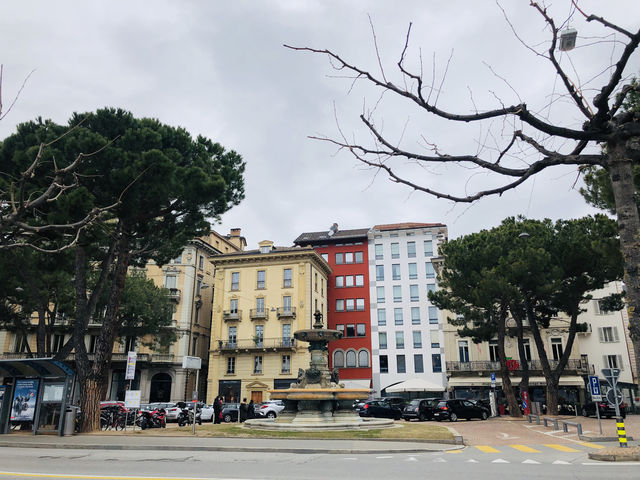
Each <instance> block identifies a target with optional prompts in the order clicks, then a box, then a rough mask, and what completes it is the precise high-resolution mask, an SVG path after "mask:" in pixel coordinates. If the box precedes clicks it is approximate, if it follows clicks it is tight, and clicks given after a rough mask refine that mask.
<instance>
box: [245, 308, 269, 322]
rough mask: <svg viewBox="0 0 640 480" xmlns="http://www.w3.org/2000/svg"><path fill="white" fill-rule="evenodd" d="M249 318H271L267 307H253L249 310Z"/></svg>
mask: <svg viewBox="0 0 640 480" xmlns="http://www.w3.org/2000/svg"><path fill="white" fill-rule="evenodd" d="M249 318H251V320H267V319H268V318H269V310H267V309H266V308H262V309H257V308H252V309H251V310H249Z"/></svg>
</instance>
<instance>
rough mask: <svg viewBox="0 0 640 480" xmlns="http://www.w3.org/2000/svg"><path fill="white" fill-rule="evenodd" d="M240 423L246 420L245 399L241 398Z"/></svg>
mask: <svg viewBox="0 0 640 480" xmlns="http://www.w3.org/2000/svg"><path fill="white" fill-rule="evenodd" d="M239 414H240V423H242V422H244V421H245V420H246V419H247V399H246V398H243V399H242V402H241V403H240V412H239Z"/></svg>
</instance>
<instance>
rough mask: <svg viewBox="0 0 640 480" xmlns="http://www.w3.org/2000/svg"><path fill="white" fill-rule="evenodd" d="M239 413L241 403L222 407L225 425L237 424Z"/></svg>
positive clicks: (227, 404)
mask: <svg viewBox="0 0 640 480" xmlns="http://www.w3.org/2000/svg"><path fill="white" fill-rule="evenodd" d="M239 411H240V404H239V403H225V404H224V405H222V421H223V422H225V423H231V422H237V421H238V412H239Z"/></svg>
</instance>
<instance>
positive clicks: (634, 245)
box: [607, 139, 640, 381]
mask: <svg viewBox="0 0 640 480" xmlns="http://www.w3.org/2000/svg"><path fill="white" fill-rule="evenodd" d="M637 143H638V142H637V139H636V142H635V143H632V141H631V140H629V141H628V142H627V144H625V145H619V144H615V143H613V142H608V143H607V155H608V165H607V171H608V173H609V178H610V179H611V187H612V189H613V197H614V199H615V204H616V215H617V217H618V231H619V233H620V247H621V249H622V256H623V257H624V284H625V291H626V300H627V310H628V313H629V334H630V336H631V341H632V342H633V346H634V350H635V351H636V352H638V351H640V271H639V268H638V266H639V265H640V218H639V215H638V207H637V202H636V191H635V185H634V182H633V163H632V160H631V159H632V158H637V155H638V153H639V152H638V151H639V150H640V145H638V144H637ZM634 155H635V156H634ZM636 372H638V375H639V376H640V356H638V355H636ZM636 381H638V380H637V379H636Z"/></svg>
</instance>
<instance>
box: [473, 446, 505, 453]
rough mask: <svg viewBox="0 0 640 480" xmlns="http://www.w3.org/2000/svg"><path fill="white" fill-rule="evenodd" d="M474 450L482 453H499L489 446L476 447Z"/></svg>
mask: <svg viewBox="0 0 640 480" xmlns="http://www.w3.org/2000/svg"><path fill="white" fill-rule="evenodd" d="M476 448H477V449H478V450H480V451H481V452H484V453H500V450H496V449H495V448H493V447H490V446H489V445H476Z"/></svg>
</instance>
